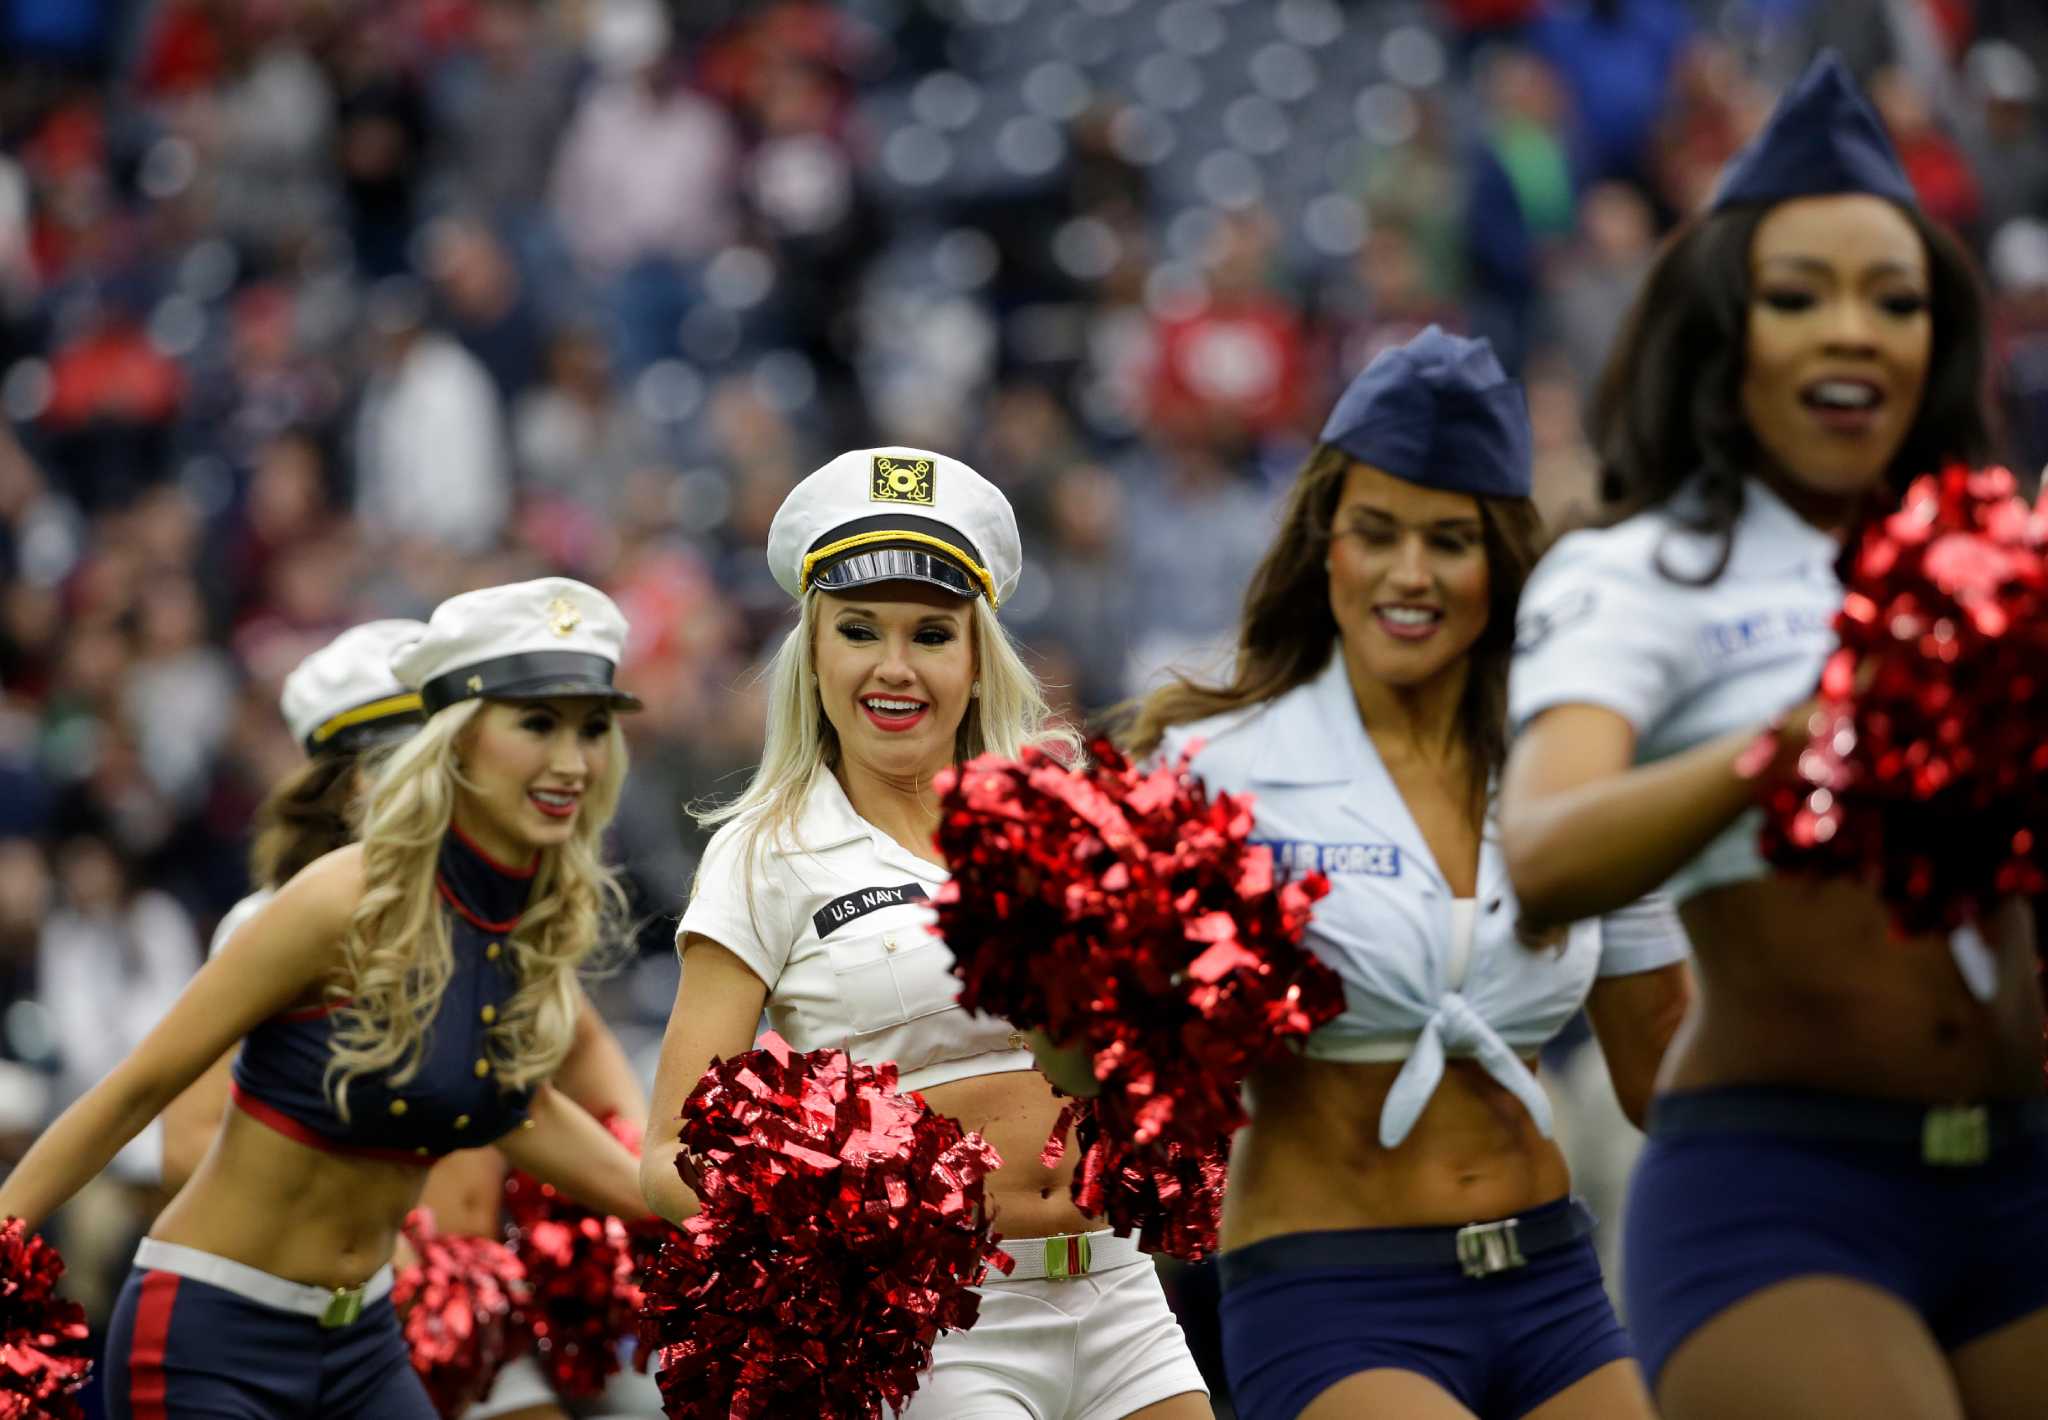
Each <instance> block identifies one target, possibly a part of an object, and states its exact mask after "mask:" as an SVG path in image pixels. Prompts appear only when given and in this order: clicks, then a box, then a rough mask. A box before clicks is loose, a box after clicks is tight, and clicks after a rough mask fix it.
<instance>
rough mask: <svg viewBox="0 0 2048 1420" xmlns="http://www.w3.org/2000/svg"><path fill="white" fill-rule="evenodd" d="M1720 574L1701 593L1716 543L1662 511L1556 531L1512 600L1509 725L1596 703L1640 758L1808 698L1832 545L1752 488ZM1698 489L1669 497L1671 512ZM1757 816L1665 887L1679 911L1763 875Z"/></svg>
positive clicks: (1835, 605)
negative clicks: (1668, 572) (1630, 737)
mask: <svg viewBox="0 0 2048 1420" xmlns="http://www.w3.org/2000/svg"><path fill="white" fill-rule="evenodd" d="M1743 493H1744V496H1743V511H1742V516H1741V518H1740V519H1739V520H1738V521H1737V523H1736V525H1735V529H1734V541H1733V544H1732V546H1731V548H1730V550H1729V555H1728V565H1727V567H1726V568H1725V569H1724V570H1723V571H1722V573H1721V575H1720V577H1718V578H1717V579H1716V580H1714V581H1712V582H1709V583H1707V584H1705V585H1703V586H1694V585H1689V584H1687V583H1685V582H1679V581H1674V580H1672V579H1671V578H1670V577H1667V576H1665V575H1664V574H1663V573H1662V572H1660V571H1659V570H1658V559H1659V557H1660V556H1661V557H1662V559H1663V563H1664V565H1665V566H1667V567H1669V568H1671V569H1673V570H1674V571H1676V572H1677V573H1679V575H1681V576H1693V575H1697V574H1698V573H1700V572H1703V571H1704V570H1706V569H1708V568H1710V567H1711V566H1712V565H1713V559H1714V557H1715V556H1716V554H1717V552H1718V539H1716V538H1714V537H1712V536H1708V535H1703V534H1700V533H1696V532H1692V531H1690V530H1689V529H1686V528H1684V527H1682V526H1680V524H1679V522H1678V520H1677V519H1675V518H1674V517H1673V515H1672V513H1671V512H1670V511H1669V510H1666V509H1652V510H1650V511H1648V512H1644V513H1639V514H1637V515H1636V516H1635V517H1633V518H1629V519H1628V520H1626V521H1625V522H1621V523H1618V524H1616V525H1615V526H1614V527H1611V528H1602V529H1598V530H1592V531H1585V532H1575V533H1571V534H1569V535H1568V536H1566V537H1563V538H1560V539H1559V540H1558V543H1557V545H1556V546H1555V547H1553V548H1552V549H1551V550H1550V552H1549V553H1548V554H1547V555H1546V556H1545V557H1544V558H1543V561H1542V562H1541V563H1540V564H1538V566H1537V568H1536V571H1535V572H1534V573H1533V574H1532V575H1531V577H1530V578H1529V584H1528V586H1527V587H1526V588H1525V589H1524V591H1523V593H1522V609H1521V615H1520V617H1519V619H1518V621H1517V625H1516V635H1515V661H1514V667H1513V670H1512V672H1511V674H1510V676H1509V679H1508V719H1509V722H1510V724H1511V725H1512V726H1513V728H1514V729H1515V730H1516V731H1519V730H1520V729H1521V728H1522V726H1524V725H1526V724H1528V723H1529V721H1530V720H1531V719H1532V718H1534V717H1535V716H1536V715H1538V714H1539V713H1541V712H1542V711H1544V710H1548V709H1550V708H1552V707H1553V706H1557V705H1568V704H1575V703H1576V704H1590V705H1600V706H1605V707H1606V708H1608V709H1610V710H1613V711H1615V712H1616V713H1617V714H1619V715H1621V716H1622V717H1623V718H1625V719H1626V720H1627V721H1628V722H1629V723H1630V724H1631V725H1633V726H1634V727H1635V731H1636V751H1635V757H1636V762H1637V763H1638V764H1647V763H1651V762H1654V761H1656V760H1660V759H1666V758H1669V757H1670V756H1671V755H1674V754H1677V753H1679V752H1681V751H1683V750H1687V749H1690V748H1692V747H1693V746H1694V745H1697V744H1702V743H1704V742H1706V741H1707V740H1710V739H1713V738H1715V737H1716V736H1719V735H1723V734H1726V733H1728V732H1729V731H1731V730H1736V729H1742V728H1745V727H1751V726H1754V727H1757V728H1761V727H1763V726H1764V725H1765V724H1767V723H1768V722H1769V721H1770V720H1771V719H1772V718H1773V717H1775V716H1777V715H1779V714H1781V713H1783V712H1784V711H1785V710H1787V709H1789V708H1791V707H1792V706H1794V705H1797V704H1798V703H1800V702H1801V701H1802V700H1804V699H1806V698H1807V697H1808V696H1810V695H1812V694H1813V692H1814V689H1815V687H1816V686H1817V684H1818V683H1819V680H1820V672H1821V667H1822V665H1823V664H1824V663H1825V662H1826V660H1827V658H1828V656H1829V654H1830V653H1832V652H1833V651H1834V649H1835V646H1836V640H1835V633H1834V630H1833V622H1834V616H1835V613H1836V612H1837V611H1838V610H1840V608H1841V605H1842V584H1841V581H1840V579H1839V578H1837V577H1836V575H1835V560H1836V558H1837V557H1838V556H1839V555H1840V553H1841V547H1840V544H1838V543H1837V542H1836V540H1835V538H1834V537H1833V536H1832V535H1830V534H1829V533H1826V532H1824V531H1822V530H1821V529H1819V528H1816V527H1814V526H1813V525H1812V524H1811V523H1808V522H1807V521H1806V520H1805V519H1803V518H1801V517H1800V516H1799V515H1798V514H1797V513H1795V512H1793V511H1792V510H1791V508H1789V507H1787V506H1786V504H1785V503H1784V502H1783V500H1781V499H1780V498H1779V497H1778V496H1777V495H1776V494H1775V493H1773V492H1772V491H1771V490H1770V489H1769V488H1767V487H1765V486H1764V485H1763V484H1761V483H1759V482H1757V481H1755V480H1751V481H1749V482H1748V483H1747V484H1746V485H1745V486H1744V490H1743ZM1696 496H1697V491H1696V485H1695V486H1689V487H1688V488H1686V489H1683V490H1681V491H1680V493H1679V495H1678V499H1679V500H1680V506H1684V502H1685V500H1689V499H1691V498H1694V497H1696ZM1760 824H1761V818H1760V816H1759V813H1758V811H1756V810H1751V811H1750V812H1748V813H1745V814H1743V815H1742V816H1741V817H1740V818H1738V819H1737V820H1736V821H1735V822H1734V823H1733V824H1732V825H1730V826H1729V828H1727V829H1726V830H1725V831H1724V832H1723V833H1722V834H1721V835H1720V836H1719V837H1717V838H1716V839H1715V840H1714V841H1713V842H1712V843H1711V844H1709V845H1708V846H1707V847H1706V849H1705V850H1704V851H1703V852H1701V853H1700V855H1699V856H1698V857H1696V858H1695V859H1693V860H1692V861H1691V862H1690V863H1687V864H1686V865H1685V866H1684V867H1682V868H1680V869H1679V870H1678V871H1677V872H1676V873H1674V874H1673V875H1672V876H1671V879H1670V881H1669V882H1667V883H1666V884H1665V886H1664V891H1665V892H1666V893H1667V894H1668V895H1669V896H1670V897H1671V898H1672V899H1673V900H1674V901H1677V902H1683V901H1684V900H1685V899H1686V898H1688V897H1691V896H1693V895H1694V894H1695V893H1698V892H1701V891H1703V890H1705V889H1707V888H1710V887H1717V886H1720V885H1721V884H1724V883H1732V882H1743V881H1747V880H1749V879H1752V878H1760V877H1763V876H1764V875H1765V873H1766V872H1767V871H1768V870H1767V869H1766V867H1765V865H1764V863H1763V860H1762V859H1761V858H1760V857H1759V856H1758V854H1757V848H1756V844H1757V831H1758V828H1759V826H1760Z"/></svg>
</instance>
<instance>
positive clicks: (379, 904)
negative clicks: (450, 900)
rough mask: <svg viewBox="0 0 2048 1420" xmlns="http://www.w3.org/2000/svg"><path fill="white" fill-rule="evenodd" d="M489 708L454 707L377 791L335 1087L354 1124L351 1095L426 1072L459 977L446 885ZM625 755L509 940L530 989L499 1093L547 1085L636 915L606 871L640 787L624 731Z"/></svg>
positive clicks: (590, 794) (541, 870)
mask: <svg viewBox="0 0 2048 1420" xmlns="http://www.w3.org/2000/svg"><path fill="white" fill-rule="evenodd" d="M483 705H484V702H483V701H481V700H462V701H458V702H456V703H455V704H453V705H450V706H448V707H447V708H446V709H444V710H442V711H441V712H440V713H439V714H437V715H435V716H434V717H433V718H432V719H431V720H429V721H427V724H426V727H425V728H424V729H422V730H420V732H419V733H418V734H416V735H414V736H413V737H412V738H411V739H409V740H407V741H406V742H405V743H404V744H402V745H400V746H399V747H398V748H397V749H396V750H394V751H393V752H392V754H391V757H390V759H388V760H387V761H386V762H385V763H384V765H383V766H382V768H381V769H380V770H379V771H378V774H377V777H376V779H375V781H374V782H373V783H372V785H371V787H370V792H369V797H368V804H367V806H366V808H365V810H364V814H363V832H362V844H363V889H364V890H363V900H362V901H361V902H360V903H359V904H357V906H356V910H355V916H354V917H353V918H352V919H351V920H350V922H349V927H348V934H347V936H346V937H345V938H344V940H343V946H342V955H343V959H344V961H345V968H344V973H343V979H342V980H341V981H340V982H339V983H337V985H336V987H335V988H334V989H335V991H336V993H337V994H339V995H340V996H342V997H344V998H345V1000H344V1003H343V1004H342V1005H341V1006H340V1007H339V1009H338V1010H337V1011H336V1013H335V1031H334V1037H333V1052H332V1054H331V1055H330V1057H329V1059H328V1062H327V1072H326V1077H325V1081H324V1083H325V1088H326V1090H327V1095H328V1098H329V1099H330V1100H332V1101H333V1103H334V1106H335V1108H336V1109H337V1110H339V1111H340V1113H341V1117H342V1118H343V1119H347V1118H348V1087H349V1084H350V1082H352V1081H353V1080H355V1079H356V1077H358V1076H360V1075H367V1074H371V1073H374V1072H385V1071H388V1072H389V1075H390V1079H391V1082H392V1083H393V1084H394V1085H403V1084H405V1083H406V1082H407V1081H409V1080H411V1079H412V1078H413V1077H414V1076H416V1075H417V1074H418V1073H419V1068H420V1063H421V1061H422V1059H423V1058H424V1055H425V1050H426V1043H427V1032H428V1029H429V1028H430V1027H431V1025H432V1023H433V1020H434V1016H435V1014H436V1013H437V1012H438V1011H439V1010H440V1008H441V994H442V992H443V991H445V990H446V989H447V986H448V982H449V980H450V978H452V977H453V976H454V974H455V953H454V948H453V945H452V943H451V940H450V937H449V931H448V919H447V916H446V914H445V913H444V911H443V909H442V906H441V903H440V900H439V898H438V895H437V894H436V892H435V888H434V879H435V872H436V864H437V863H438V861H439V859H440V854H441V839H442V836H443V835H444V834H445V833H447V832H448V829H449V824H450V822H451V821H452V819H453V816H454V812H455V802H456V796H457V794H458V793H461V792H464V791H466V790H470V789H471V788H473V786H472V785H470V784H469V782H468V781H467V780H465V779H464V778H463V777H462V771H461V768H460V766H459V765H458V763H457V757H458V756H457V751H458V749H459V747H460V745H461V741H462V738H463V731H464V730H465V729H467V728H468V727H469V726H470V725H471V724H472V723H473V722H474V721H475V719H476V717H477V716H478V714H480V713H481V711H482V708H483ZM606 733H607V735H608V737H609V739H610V742H611V745H610V747H611V755H610V758H609V762H608V764H607V766H606V768H605V772H604V774H603V775H602V776H600V777H599V778H598V779H597V780H596V781H595V782H593V783H592V784H591V785H590V788H589V790H588V791H587V792H586V793H585V795H584V800H583V811H582V812H581V813H580V814H579V815H577V819H576V829H575V832H574V833H573V834H572V835H571V836H570V838H569V840H568V842H566V843H564V844H562V845H561V846H560V847H558V848H550V849H547V850H544V851H543V852H542V853H541V855H540V863H539V865H538V868H537V870H536V871H535V874H534V879H533V887H532V895H531V896H530V897H529V899H528V900H527V904H526V910H525V911H524V912H522V913H521V914H520V917H519V925H518V927H516V928H515V929H514V930H513V931H512V933H511V934H510V935H509V936H507V937H506V938H505V946H506V949H507V950H508V951H509V952H510V953H511V958H512V968H513V971H514V973H515V975H516V977H517V979H518V981H519V986H518V989H517V990H516V991H515V992H514V993H513V996H512V999H511V1000H510V1001H509V1002H507V1003H506V1006H505V1009H504V1010H503V1011H502V1012H501V1013H500V1014H499V1016H498V1019H497V1021H496V1022H495V1023H494V1024H493V1025H492V1026H491V1029H490V1033H489V1036H488V1044H487V1045H486V1048H485V1054H486V1055H487V1056H488V1057H489V1058H490V1061H491V1065H492V1068H493V1071H494V1073H495V1074H496V1076H497V1080H498V1084H499V1085H500V1086H501V1087H503V1088H505V1089H508V1090H510V1089H518V1088H520V1087H522V1086H525V1085H531V1084H535V1083H538V1082H539V1081H542V1080H545V1079H546V1078H547V1077H548V1076H549V1075H551V1074H553V1073H554V1071H555V1067H556V1066H557V1065H559V1064H561V1062H562V1057H563V1056H564V1055H566V1054H567V1053H568V1050H569V1040H570V1037H571V1036H572V1035H573V1034H574V1032H575V1027H576V1011H577V1006H578V1001H577V986H576V972H577V968H578V967H579V966H581V965H582V964H583V962H584V961H585V960H586V959H587V958H589V957H590V955H591V954H592V953H593V952H594V951H596V950H597V949H598V947H599V946H600V945H601V944H603V943H605V942H608V941H616V940H617V935H616V932H615V930H614V929H615V928H616V925H617V924H618V923H619V922H620V921H621V920H622V919H623V917H624V914H625V893H624V891H623V890H622V889H621V887H620V886H619V881H618V878H617V876H616V875H615V874H614V873H613V872H612V870H611V869H610V868H608V867H606V866H605V864H604V860H603V858H602V856H601V851H602V841H603V837H604V831H605V828H606V827H607V825H609V824H610V823H611V818H612V813H613V811H614V810H615V809H616V808H617V807H618V803H619V789H620V786H621V785H622V784H623V783H624V781H625V777H626V745H625V738H624V736H623V735H622V734H621V733H620V730H619V725H618V721H617V720H616V719H614V720H613V721H612V724H611V727H610V729H609V730H608V731H607V732H606Z"/></svg>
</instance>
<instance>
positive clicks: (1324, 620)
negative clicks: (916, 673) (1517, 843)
mask: <svg viewBox="0 0 2048 1420" xmlns="http://www.w3.org/2000/svg"><path fill="white" fill-rule="evenodd" d="M1353 462H1354V460H1353V459H1352V457H1351V455H1349V454H1348V453H1346V452H1345V451H1344V450H1342V449H1340V448H1338V447H1336V446H1335V445H1333V444H1318V445H1316V447H1315V448H1314V450H1312V451H1311V452H1310V454H1309V456H1308V461H1307V462H1306V463H1305V464H1303V465H1302V469H1301V472H1300V473H1299V474H1298V475H1297V476H1296V477H1295V480H1294V487H1293V489H1292V491H1290V492H1289V494H1288V496H1287V507H1286V511H1285V512H1284V513H1283V514H1282V516H1281V523H1280V533H1279V535H1278V536H1277V537H1276V538H1274V540H1273V545H1272V546H1271V547H1269V548H1267V549H1266V555H1265V557H1264V558H1263V559H1262V560H1261V561H1260V562H1259V566H1258V570H1257V571H1255V572H1254V573H1252V580H1251V586H1250V587H1249V588H1248V589H1247V590H1246V592H1245V599H1244V612H1243V614H1242V616H1241V617H1240V618H1239V620H1238V631H1237V658H1236V662H1235V665H1234V668H1233V670H1232V672H1231V676H1230V679H1229V681H1228V682H1226V683H1225V684H1222V685H1209V684H1204V683H1202V682H1200V681H1196V680H1191V679H1189V678H1188V677H1186V676H1181V675H1177V676H1175V678H1174V680H1173V681H1172V683H1171V684H1168V685H1165V686H1162V687H1160V688H1159V689H1158V690H1155V691H1153V692H1152V693H1151V694H1150V695H1148V696H1146V697H1145V698H1144V699H1143V700H1142V701H1140V702H1138V703H1137V705H1136V706H1135V707H1131V708H1129V709H1127V710H1126V712H1125V724H1124V725H1123V726H1122V727H1121V730H1120V733H1119V735H1118V738H1119V739H1121V740H1122V741H1123V743H1124V745H1125V747H1126V748H1127V749H1129V750H1130V751H1131V753H1133V754H1134V755H1146V754H1150V753H1151V752H1152V751H1153V750H1155V749H1157V748H1158V747H1159V741H1160V740H1161V738H1162V737H1164V735H1165V734H1166V732H1167V731H1168V730H1169V729H1171V728H1173V727H1174V726H1175V725H1184V724H1187V723H1188V722H1190V721H1192V720H1204V719H1207V718H1208V717H1209V716H1211V715H1220V714H1223V713H1225V712H1228V711H1231V710H1241V709H1245V708H1247V707H1249V706H1253V705H1263V704H1265V703H1266V702H1267V701H1269V700H1275V699H1278V698H1279V697H1280V696H1282V695H1285V694H1286V693H1287V692H1288V691H1290V690H1292V689H1294V688H1295V687H1296V686H1298V685H1301V684H1304V683H1305V682H1307V681H1309V680H1312V679H1314V678H1315V676H1316V674H1317V672H1319V671H1321V670H1322V669H1323V667H1324V666H1325V665H1326V664H1328V662H1329V659H1330V652H1331V650H1332V648H1334V647H1335V645H1336V642H1337V618H1336V617H1335V615H1334V614H1332V612H1331V611H1330V577H1329V573H1328V572H1326V571H1324V570H1323V560H1324V558H1325V557H1327V556H1328V554H1329V547H1330V537H1331V534H1332V526H1331V525H1332V523H1333V522H1334V520H1335V518H1336V515H1337V500H1338V499H1339V498H1340V497H1342V496H1343V493H1344V480H1345V477H1346V476H1347V475H1348V474H1349V473H1350V472H1351V467H1352V464H1353ZM1476 501H1477V502H1478V504H1479V522H1480V527H1481V529H1482V536H1483V539H1484V542H1485V546H1486V568H1487V612H1486V628H1485V630H1483V631H1481V632H1480V633H1479V639H1478V640H1477V641H1475V642H1473V644H1472V650H1471V652H1470V655H1471V658H1472V662H1471V665H1472V668H1471V675H1470V677H1469V678H1468V680H1467V683H1466V687H1465V695H1464V698H1463V699H1462V700H1461V701H1460V702H1459V705H1458V718H1459V720H1460V721H1461V722H1462V726H1463V729H1464V732H1465V733H1464V738H1465V743H1466V744H1468V745H1469V746H1471V749H1472V761H1471V770H1472V791H1473V796H1474V800H1475V803H1476V804H1477V805H1478V806H1479V807H1480V810H1481V811H1482V812H1483V810H1484V801H1485V795H1486V786H1487V785H1488V783H1489V782H1490V781H1491V780H1492V778H1493V776H1494V774H1495V773H1497V772H1498V771H1499V769H1500V767H1501V765H1502V764H1503V763H1504V762H1505V761H1506V759H1507V717H1508V661H1509V659H1510V657H1511V656H1512V655H1513V653H1514V645H1515V608H1516V606H1517V605H1518V604H1519V603H1520V601H1521V598H1522V584H1523V583H1524V582H1526V581H1527V580H1528V578H1529V570H1530V568H1532V567H1534V566H1535V565H1536V552H1537V544H1538V541H1539V538H1540V534H1541V528H1542V524H1541V523H1540V522H1539V520H1538V518H1537V515H1536V505H1535V504H1534V503H1533V502H1531V501H1530V500H1529V499H1527V498H1479V499H1477V500H1476Z"/></svg>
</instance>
